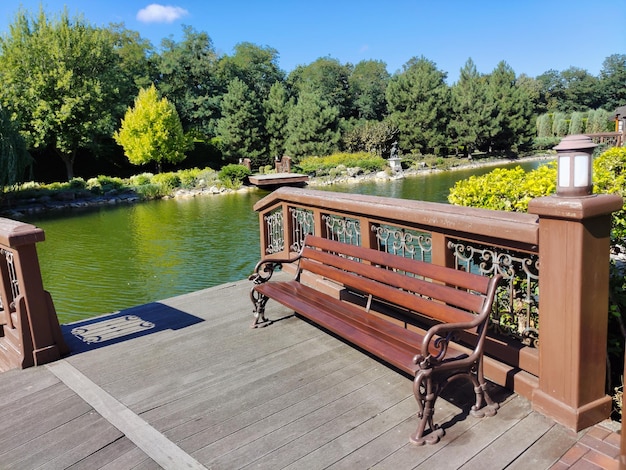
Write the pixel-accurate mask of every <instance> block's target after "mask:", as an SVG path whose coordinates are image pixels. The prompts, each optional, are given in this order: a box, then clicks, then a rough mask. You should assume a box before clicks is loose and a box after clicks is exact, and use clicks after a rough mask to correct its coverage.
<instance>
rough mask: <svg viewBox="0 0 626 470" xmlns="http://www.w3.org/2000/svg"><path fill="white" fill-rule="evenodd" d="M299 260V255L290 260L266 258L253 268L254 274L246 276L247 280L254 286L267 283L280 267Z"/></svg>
mask: <svg viewBox="0 0 626 470" xmlns="http://www.w3.org/2000/svg"><path fill="white" fill-rule="evenodd" d="M299 260H300V255H298V256H296V257H295V258H291V259H278V258H268V259H262V260H261V261H259V262H258V263H257V264H256V266H255V267H254V272H253V273H252V274H251V275H250V276H248V280H249V281H252V282H254V283H255V284H263V283H264V282H267V281H269V280H270V279H271V278H272V275H273V274H274V271H275V270H276V268H279V267H282V265H283V264H289V263H294V262H297V261H299Z"/></svg>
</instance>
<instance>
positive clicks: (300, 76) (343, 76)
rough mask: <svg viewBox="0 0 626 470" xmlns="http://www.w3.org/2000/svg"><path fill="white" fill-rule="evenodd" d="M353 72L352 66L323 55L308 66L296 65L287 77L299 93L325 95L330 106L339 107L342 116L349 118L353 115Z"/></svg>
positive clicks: (291, 85) (289, 83) (290, 84)
mask: <svg viewBox="0 0 626 470" xmlns="http://www.w3.org/2000/svg"><path fill="white" fill-rule="evenodd" d="M351 73H352V70H351V68H350V66H347V65H342V64H341V63H340V62H339V61H338V60H337V59H331V58H329V57H322V58H319V59H317V60H316V61H315V62H312V63H311V64H309V65H307V66H302V65H299V66H298V67H296V68H295V69H294V70H293V71H292V72H291V73H290V74H289V76H288V77H287V83H288V85H289V86H290V87H291V88H292V89H293V90H294V91H295V92H296V93H297V94H298V95H299V94H302V93H305V92H306V93H316V94H319V95H320V96H323V97H324V100H326V101H327V103H328V105H329V106H332V107H335V108H337V110H338V111H339V117H340V118H349V117H351V116H352V115H353V111H352V96H351V94H350V85H349V77H350V75H351Z"/></svg>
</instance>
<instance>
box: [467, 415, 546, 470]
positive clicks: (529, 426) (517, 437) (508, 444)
mask: <svg viewBox="0 0 626 470" xmlns="http://www.w3.org/2000/svg"><path fill="white" fill-rule="evenodd" d="M553 426H554V422H552V421H550V420H549V419H547V418H545V417H544V416H542V415H540V414H538V413H531V414H529V415H528V416H526V417H525V418H523V419H522V420H521V421H520V422H518V423H517V424H515V426H513V427H511V428H510V429H509V430H508V431H506V432H505V433H504V434H502V435H501V436H500V437H498V438H497V439H496V440H495V441H494V442H493V443H492V444H490V445H489V446H488V447H486V448H485V449H483V450H482V451H481V452H480V453H479V454H478V455H476V457H474V458H472V459H471V460H470V461H469V462H467V463H466V464H465V465H463V466H462V467H461V468H462V469H463V470H484V469H485V468H488V467H492V468H506V467H507V466H508V465H510V464H511V463H512V462H514V461H515V460H516V459H517V458H518V457H519V455H520V454H522V453H523V452H524V451H525V450H526V449H527V448H529V447H530V446H531V445H533V444H534V443H535V442H536V441H538V440H539V439H540V438H541V437H542V436H543V435H544V434H545V433H547V432H548V431H549V430H550V429H552V427H553ZM551 463H554V462H550V464H551ZM533 468H534V467H533Z"/></svg>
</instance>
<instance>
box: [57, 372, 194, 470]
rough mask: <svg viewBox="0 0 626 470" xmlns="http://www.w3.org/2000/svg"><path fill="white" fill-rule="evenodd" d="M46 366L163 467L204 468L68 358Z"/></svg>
mask: <svg viewBox="0 0 626 470" xmlns="http://www.w3.org/2000/svg"><path fill="white" fill-rule="evenodd" d="M46 367H47V368H48V369H49V370H51V371H52V372H53V373H54V374H55V375H56V376H57V377H59V378H60V379H61V380H63V382H64V383H65V384H67V385H68V386H69V387H71V388H72V390H74V391H75V392H76V393H77V394H78V395H80V397H81V398H83V400H85V401H86V403H89V404H90V405H91V406H93V407H94V408H95V409H96V411H97V412H98V413H100V415H102V416H103V417H104V418H105V419H106V420H107V421H109V423H111V424H113V426H115V427H116V428H117V429H119V430H120V431H122V432H123V433H124V434H125V435H126V436H127V437H128V438H129V439H131V440H132V441H133V442H134V443H135V444H136V445H137V446H138V447H139V448H141V449H142V450H143V451H144V452H146V453H147V454H148V455H150V456H151V457H152V459H154V460H155V461H156V462H157V463H158V464H159V465H160V466H162V467H163V468H165V469H173V470H174V469H176V468H181V467H183V468H188V469H198V470H202V469H203V468H204V467H203V466H202V465H201V464H199V462H197V461H196V460H195V459H193V458H192V457H190V456H189V455H188V454H186V453H185V452H183V451H181V449H180V448H179V447H178V446H176V445H175V444H174V443H173V442H171V441H170V440H168V439H166V438H165V437H164V436H163V435H162V434H161V433H159V432H158V431H157V430H156V429H154V428H153V427H151V426H150V425H149V424H148V423H146V422H145V421H144V420H142V419H141V418H140V417H139V416H137V415H135V414H134V413H132V412H130V410H128V408H126V407H125V406H124V405H123V404H122V403H120V402H119V401H118V400H116V399H115V397H112V396H111V395H109V394H108V393H106V392H105V391H104V390H103V389H101V388H100V387H99V386H98V385H97V384H95V383H93V382H92V381H90V380H89V379H88V378H87V377H86V376H85V375H83V374H82V373H80V371H78V370H77V369H76V368H74V367H73V366H72V365H71V364H69V363H68V362H66V361H64V360H61V361H57V362H55V363H53V364H48V365H47V366H46Z"/></svg>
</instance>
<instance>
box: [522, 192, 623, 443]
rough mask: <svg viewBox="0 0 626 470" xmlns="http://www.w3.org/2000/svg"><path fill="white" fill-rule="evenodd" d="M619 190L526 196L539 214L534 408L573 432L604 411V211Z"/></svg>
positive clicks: (612, 207) (617, 200)
mask: <svg viewBox="0 0 626 470" xmlns="http://www.w3.org/2000/svg"><path fill="white" fill-rule="evenodd" d="M621 207H622V198H621V197H620V196H619V195H608V194H606V195H597V196H589V197H581V198H573V197H572V198H567V197H559V196H550V197H543V198H538V199H534V200H532V201H530V204H529V206H528V212H530V213H532V214H536V215H538V216H539V240H540V245H539V265H540V269H541V276H540V278H539V295H540V308H539V325H540V329H541V337H540V341H539V387H538V389H536V390H535V391H534V393H533V397H532V402H533V407H534V408H535V409H536V410H538V411H539V412H541V413H542V414H544V415H547V416H549V417H551V418H553V419H554V420H556V421H557V422H559V423H561V424H563V425H565V426H567V427H568V428H570V429H573V430H575V431H579V430H581V429H584V428H586V427H588V426H591V425H593V424H596V423H598V422H600V421H602V420H603V419H605V418H607V417H608V416H609V414H610V411H611V397H609V396H608V395H606V393H605V389H604V388H605V375H606V366H605V364H606V339H607V323H608V285H609V284H608V283H609V245H610V238H609V235H610V230H611V213H612V212H613V211H616V210H618V209H620V208H621Z"/></svg>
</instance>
